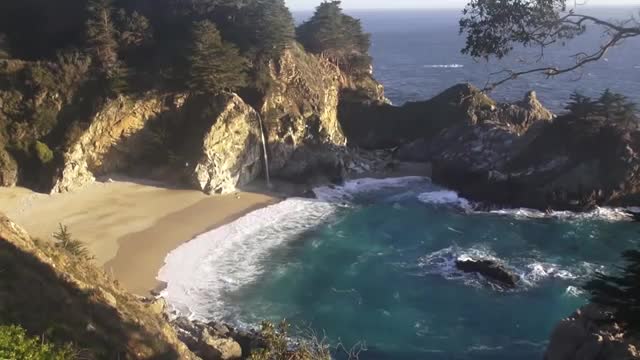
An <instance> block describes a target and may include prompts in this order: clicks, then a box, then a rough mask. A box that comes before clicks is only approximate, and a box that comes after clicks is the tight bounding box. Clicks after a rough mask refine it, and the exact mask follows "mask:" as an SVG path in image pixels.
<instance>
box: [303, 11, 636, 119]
mask: <svg viewBox="0 0 640 360" xmlns="http://www.w3.org/2000/svg"><path fill="white" fill-rule="evenodd" d="M639 10H640V6H639V7H637V8H636V9H635V10H634V9H633V8H629V7H619V8H591V9H590V10H588V12H590V13H597V14H598V15H599V16H601V17H604V18H607V19H609V18H611V19H621V18H624V17H625V16H626V17H628V16H629V15H630V14H632V13H633V12H634V11H635V14H636V15H637V14H638V11H639ZM348 13H349V14H350V15H352V16H355V17H357V18H360V19H361V20H362V22H363V25H364V27H365V30H366V31H368V32H370V33H371V34H372V47H371V56H372V57H373V61H374V71H375V76H376V78H377V79H378V80H379V81H380V82H381V83H382V84H383V85H384V86H385V88H386V91H387V97H388V98H389V99H391V100H392V101H393V103H394V104H396V105H402V104H403V103H405V102H407V101H417V100H424V99H427V98H430V97H432V96H434V95H436V94H438V93H439V92H441V91H443V90H445V89H447V88H448V87H450V86H452V85H454V84H457V83H461V82H471V83H473V84H475V85H476V86H478V87H483V86H484V85H485V83H486V82H487V79H488V76H489V74H490V73H492V72H495V71H497V70H501V69H504V68H530V67H532V66H540V63H535V57H536V56H535V54H537V53H536V51H535V50H531V49H529V50H527V51H524V50H522V49H520V50H518V51H516V52H514V53H513V54H512V55H511V56H509V57H508V58H506V59H503V60H502V61H492V62H489V63H487V62H486V61H475V60H474V59H472V58H471V57H469V56H467V55H463V54H461V53H460V50H461V49H462V48H463V47H464V40H465V39H464V36H462V35H459V33H458V20H459V18H460V11H456V10H412V11H407V10H402V11H400V10H398V11H382V10H380V11H350V12H348ZM294 15H295V17H296V20H297V21H301V20H302V19H305V18H307V17H309V16H310V15H311V13H310V12H300V13H295V14H294ZM603 41H604V38H602V34H601V33H599V32H592V33H587V34H585V35H584V36H583V37H581V38H578V39H575V40H574V41H571V42H570V43H568V44H567V46H566V47H560V46H558V47H557V48H550V49H547V50H546V55H545V56H546V57H545V59H544V60H543V61H541V63H545V61H547V62H553V63H556V64H557V63H560V64H565V65H566V64H569V63H570V62H571V61H572V59H571V57H570V56H571V55H572V54H575V53H577V52H579V51H584V50H588V49H594V50H597V46H598V45H599V44H600V43H602V42H603ZM556 60H557V62H556ZM527 62H528V63H529V64H527ZM605 88H611V89H612V90H614V91H616V92H620V93H622V94H624V95H626V96H628V97H630V98H631V99H633V100H634V101H637V102H640V38H637V39H630V40H628V41H627V42H626V43H624V44H623V45H622V46H620V47H618V48H614V49H612V50H611V51H610V52H609V54H608V55H607V56H606V58H605V59H604V60H603V61H600V62H598V63H594V64H590V65H588V66H586V67H585V68H584V69H583V70H582V71H579V72H575V73H572V74H567V75H563V76H558V77H555V78H552V79H547V78H545V77H544V76H541V75H537V76H528V77H523V78H521V79H518V80H515V81H511V82H508V83H506V84H504V85H503V86H501V87H499V88H498V89H496V90H495V91H494V93H493V94H492V96H494V97H495V98H496V99H498V100H508V101H514V100H519V99H521V98H522V97H523V96H524V94H525V93H526V92H527V91H529V90H536V91H537V93H538V96H539V97H540V99H541V100H542V102H543V103H544V104H545V105H546V106H547V107H549V108H551V109H552V110H554V111H559V110H561V109H562V108H563V107H564V104H565V103H566V102H567V100H568V98H569V95H570V94H571V93H572V92H573V91H575V90H579V91H581V92H584V93H585V94H587V95H590V96H597V95H598V94H599V93H600V92H602V91H603V90H604V89H605Z"/></svg>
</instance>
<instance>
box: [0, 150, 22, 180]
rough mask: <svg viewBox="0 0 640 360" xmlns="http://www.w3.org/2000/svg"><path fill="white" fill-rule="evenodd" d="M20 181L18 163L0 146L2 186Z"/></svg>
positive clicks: (0, 178)
mask: <svg viewBox="0 0 640 360" xmlns="http://www.w3.org/2000/svg"><path fill="white" fill-rule="evenodd" d="M17 183H18V164H17V163H16V161H15V160H14V159H13V157H12V156H11V154H9V153H8V152H7V151H6V150H5V149H3V148H0V186H15V185H16V184H17Z"/></svg>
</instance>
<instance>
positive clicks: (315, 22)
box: [296, 1, 371, 72]
mask: <svg viewBox="0 0 640 360" xmlns="http://www.w3.org/2000/svg"><path fill="white" fill-rule="evenodd" d="M340 4H341V2H340V1H324V2H323V3H321V4H320V5H319V6H318V7H317V8H316V11H315V13H314V14H313V16H312V17H311V18H310V19H309V20H307V21H306V22H304V23H302V24H301V25H300V26H299V27H298V28H297V29H296V33H297V37H298V41H300V43H301V44H302V45H303V46H304V47H305V49H307V51H310V52H312V53H315V54H321V55H323V56H325V57H327V58H329V59H330V60H331V61H332V62H334V63H336V64H337V65H339V66H340V67H342V68H343V69H344V70H352V71H353V72H358V71H361V70H363V69H365V70H366V69H368V68H369V65H370V64H371V59H370V58H369V56H368V51H369V47H370V46H371V41H370V35H369V34H367V33H365V32H364V31H363V29H362V24H361V23H360V20H359V19H355V18H353V17H351V16H349V15H346V14H344V13H343V12H342V8H341V7H340Z"/></svg>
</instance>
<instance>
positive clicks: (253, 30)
mask: <svg viewBox="0 0 640 360" xmlns="http://www.w3.org/2000/svg"><path fill="white" fill-rule="evenodd" d="M239 18H240V19H239V20H238V21H239V22H240V23H241V28H242V31H241V32H240V34H239V35H240V37H241V38H240V39H238V42H239V43H248V44H247V45H246V47H247V50H248V52H249V53H251V55H254V56H257V57H259V58H260V59H261V60H268V59H271V58H276V57H278V56H280V54H282V51H284V49H285V48H286V47H287V46H289V44H291V42H292V41H293V40H294V39H295V25H294V22H293V16H292V15H291V12H290V11H289V9H288V8H287V5H286V4H285V3H284V0H253V1H251V2H250V3H249V4H248V5H247V6H246V7H244V8H242V12H241V13H240V14H239ZM241 47H242V46H241Z"/></svg>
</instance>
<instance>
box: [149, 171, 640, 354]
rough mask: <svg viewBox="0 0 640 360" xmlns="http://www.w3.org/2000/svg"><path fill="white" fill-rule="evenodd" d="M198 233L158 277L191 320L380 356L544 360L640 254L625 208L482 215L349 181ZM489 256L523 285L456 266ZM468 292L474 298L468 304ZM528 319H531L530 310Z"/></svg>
mask: <svg viewBox="0 0 640 360" xmlns="http://www.w3.org/2000/svg"><path fill="white" fill-rule="evenodd" d="M315 193H316V196H317V199H303V198H290V199H287V200H284V201H282V202H280V203H278V204H275V205H271V206H269V207H266V208H263V209H260V210H257V211H254V212H252V213H249V214H247V215H246V216H244V217H242V218H240V219H238V220H236V221H234V222H231V223H229V224H227V225H224V226H221V227H219V228H217V229H214V230H212V231H209V232H207V233H204V234H202V235H199V236H197V237H196V238H195V239H194V240H192V241H190V242H188V243H185V244H183V245H181V246H180V247H178V248H177V249H175V250H174V251H172V252H171V253H170V254H169V255H168V257H167V259H166V264H165V266H164V267H163V268H162V270H161V271H160V274H159V279H160V280H162V281H164V282H166V283H167V288H166V289H165V290H164V291H163V293H162V294H163V296H164V297H165V298H166V299H167V301H168V303H169V305H170V307H171V308H173V309H174V311H177V312H178V313H179V314H181V315H185V316H189V317H190V318H192V319H198V320H201V321H222V322H225V323H229V324H233V325H235V326H237V327H240V328H255V327H257V326H258V325H259V323H260V321H262V320H263V319H269V320H273V321H279V320H281V319H283V318H286V319H288V321H289V322H290V323H291V324H292V325H293V326H294V327H297V328H299V329H303V330H304V329H307V327H309V328H310V329H312V330H313V331H316V332H318V333H326V335H327V336H328V338H329V340H330V341H331V342H332V343H333V344H334V345H335V344H336V343H337V342H338V341H340V342H342V343H343V344H345V345H347V346H350V345H351V344H356V343H358V342H363V343H366V344H367V348H368V351H367V352H366V357H367V358H373V359H417V358H429V359H450V358H452V357H453V358H455V359H513V358H514V356H516V357H517V358H518V359H527V360H528V359H540V358H541V357H542V355H543V353H544V351H545V348H546V346H547V345H548V339H549V336H550V335H551V331H552V330H553V328H554V327H555V324H556V323H557V321H558V319H560V318H563V317H566V316H568V315H570V314H571V313H572V312H573V311H574V310H575V309H576V308H578V307H580V306H581V305H583V304H585V301H586V298H585V294H584V293H583V292H582V290H581V286H582V285H583V283H584V282H585V281H586V280H588V279H589V277H590V276H592V275H593V274H594V272H595V271H610V270H611V268H612V267H611V266H612V265H613V264H615V263H617V262H618V261H619V259H620V252H621V251H622V250H624V249H627V248H633V247H634V246H637V245H638V243H637V241H638V240H637V239H638V238H637V234H638V228H637V224H636V223H634V222H632V221H630V218H629V217H628V214H626V213H625V212H624V211H623V210H621V209H620V210H616V209H607V208H599V209H596V210H594V211H592V212H587V213H571V212H552V213H544V212H539V211H535V210H527V209H496V210H492V211H479V210H474V206H475V204H473V203H472V202H470V201H468V200H466V199H463V198H460V197H458V196H457V194H456V193H455V192H453V191H450V190H447V189H444V188H442V187H439V186H436V185H434V184H432V183H431V181H430V180H429V179H428V178H421V177H405V178H383V179H356V180H349V181H347V182H346V183H345V184H344V185H342V186H324V187H318V188H316V189H315ZM464 258H473V259H489V260H492V261H497V262H498V263H500V264H504V265H505V266H506V268H507V269H510V271H513V272H514V273H515V274H517V276H518V279H519V280H518V281H517V285H516V287H515V288H514V289H505V288H502V287H500V286H498V285H496V284H494V283H492V282H491V281H488V279H487V278H485V277H482V276H479V275H476V274H464V273H463V272H462V271H460V270H457V269H456V267H455V265H454V262H455V261H456V260H457V259H464ZM461 294H463V295H461ZM525 309H527V310H525Z"/></svg>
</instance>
